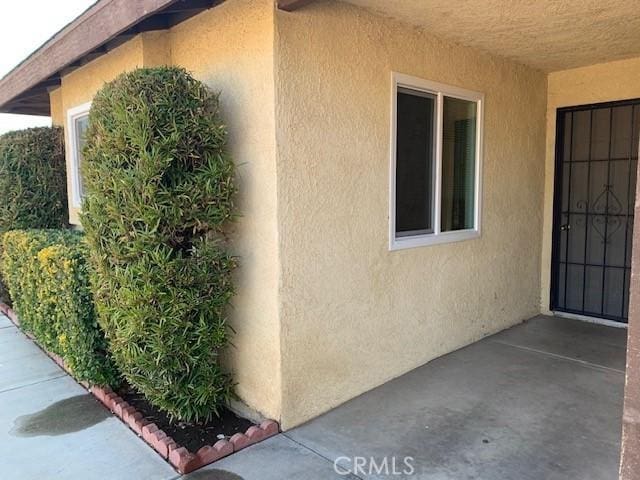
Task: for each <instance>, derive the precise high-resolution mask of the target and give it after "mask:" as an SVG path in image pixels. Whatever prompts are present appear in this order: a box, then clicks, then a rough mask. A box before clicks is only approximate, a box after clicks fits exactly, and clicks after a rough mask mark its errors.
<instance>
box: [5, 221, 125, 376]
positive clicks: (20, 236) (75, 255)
mask: <svg viewBox="0 0 640 480" xmlns="http://www.w3.org/2000/svg"><path fill="white" fill-rule="evenodd" d="M2 237H3V238H2V242H3V245H4V248H3V251H2V256H1V257H0V270H1V272H2V275H3V277H4V279H5V281H6V284H7V287H8V289H9V293H10V294H11V298H12V299H13V308H14V310H15V311H16V313H17V314H18V317H19V318H20V321H21V326H22V328H24V329H25V330H26V331H28V332H31V333H32V334H33V335H34V336H35V338H36V340H37V341H38V342H39V343H40V344H41V345H42V346H43V347H44V348H46V349H47V350H49V351H51V352H53V353H56V354H58V355H60V356H61V357H62V358H63V359H64V360H65V363H66V364H67V366H68V367H69V369H70V370H71V371H72V373H73V375H74V376H75V377H76V378H77V379H79V380H83V381H87V382H89V383H91V384H95V385H114V384H116V383H117V380H118V377H119V376H118V374H117V371H116V369H115V366H114V365H113V362H112V361H111V360H110V358H109V356H108V354H107V353H106V342H105V339H104V334H103V333H102V331H101V330H100V328H99V327H98V324H97V321H96V315H95V309H94V306H93V298H92V295H91V290H90V287H89V273H88V268H87V261H86V257H87V252H86V244H85V243H84V242H83V241H82V236H81V234H80V233H78V232H73V231H70V230H13V231H9V232H6V233H4V234H3V236H2Z"/></svg>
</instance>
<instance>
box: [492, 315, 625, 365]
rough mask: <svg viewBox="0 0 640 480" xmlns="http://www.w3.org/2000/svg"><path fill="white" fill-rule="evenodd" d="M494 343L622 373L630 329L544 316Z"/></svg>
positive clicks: (507, 332) (497, 339)
mask: <svg viewBox="0 0 640 480" xmlns="http://www.w3.org/2000/svg"><path fill="white" fill-rule="evenodd" d="M491 339H492V340H494V341H499V342H503V343H507V344H510V345H516V346H520V347H524V348H530V349H532V350H537V351H541V352H545V353H550V354H555V355H559V356H562V357H568V358H572V359H575V360H579V361H583V362H587V363H591V364H593V365H601V366H603V367H607V368H613V369H615V370H619V371H621V372H623V371H624V368H625V361H626V355H625V352H626V345H627V329H626V328H611V327H603V326H602V325H597V324H594V323H588V322H583V321H580V320H572V319H567V318H561V317H549V316H543V315H540V316H538V317H535V318H533V319H531V320H529V321H527V322H525V323H523V324H522V325H519V326H517V327H514V328H510V329H509V330H505V331H504V332H501V333H498V334H497V335H494V336H493V337H491Z"/></svg>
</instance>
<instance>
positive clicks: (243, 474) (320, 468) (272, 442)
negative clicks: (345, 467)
mask: <svg viewBox="0 0 640 480" xmlns="http://www.w3.org/2000/svg"><path fill="white" fill-rule="evenodd" d="M182 478H183V479H184V480H282V479H296V480H299V479H304V480H338V479H346V480H356V479H357V477H355V476H353V475H350V474H348V473H347V472H345V471H341V472H340V474H338V473H337V472H336V471H335V470H334V468H333V464H332V463H331V462H328V461H327V460H326V459H324V458H322V457H320V456H319V455H317V454H315V453H313V452H312V451H310V450H309V449H307V448H305V447H303V446H301V445H299V444H297V443H296V442H294V441H292V440H290V439H288V438H286V437H285V436H284V435H278V436H277V437H273V438H270V439H268V440H265V441H264V442H261V443H258V444H257V445H254V446H252V447H249V448H247V449H246V450H242V451H241V452H238V453H236V454H233V455H231V456H230V457H227V458H224V459H222V460H220V461H218V462H216V463H215V464H213V465H210V466H208V467H205V468H203V469H201V470H199V471H197V472H194V473H192V474H190V475H186V476H184V477H182Z"/></svg>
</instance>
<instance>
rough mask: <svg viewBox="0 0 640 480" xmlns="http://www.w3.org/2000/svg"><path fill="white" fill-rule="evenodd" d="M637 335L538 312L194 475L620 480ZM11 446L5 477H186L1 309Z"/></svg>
mask: <svg viewBox="0 0 640 480" xmlns="http://www.w3.org/2000/svg"><path fill="white" fill-rule="evenodd" d="M625 341H626V330H622V329H614V328H608V327H602V326H597V325H593V324H587V323H582V322H577V321H571V320H562V319H558V318H549V317H538V318H536V319H533V320H531V321H529V322H527V323H525V324H523V325H520V326H517V327H514V328H512V329H510V330H507V331H505V332H502V333H500V334H498V335H495V336H493V337H489V338H487V339H485V340H483V341H481V342H478V343H475V344H473V345H471V346H469V347H466V348H464V349H462V350H459V351H457V352H454V353H452V354H450V355H446V356H444V357H441V358H439V359H437V360H435V361H433V362H431V363H429V364H427V365H425V366H423V367H420V368H418V369H416V370H414V371H412V372H410V373H408V374H406V375H404V376H402V377H400V378H397V379H396V380H393V381H391V382H389V383H387V384H385V385H383V386H381V387H379V388H377V389H375V390H373V391H371V392H368V393H366V394H364V395H362V396H360V397H358V398H356V399H354V400H352V401H350V402H348V403H346V404H344V405H342V406H340V407H338V408H337V409H335V410H333V411H331V412H329V413H328V414H326V415H323V416H322V417H320V418H318V419H316V420H314V421H312V422H309V423H308V424H306V425H303V426H301V427H299V428H297V429H294V430H292V431H289V432H286V433H284V434H281V435H279V436H277V437H274V438H271V439H269V440H267V441H265V442H262V443H260V444H258V445H255V446H253V447H249V448H248V449H246V450H243V451H241V452H239V453H236V454H234V455H232V456H231V457H228V458H226V459H223V460H222V461H220V462H217V463H216V464H214V465H212V466H210V467H208V468H205V469H202V470H200V471H198V472H195V473H193V474H191V475H188V476H186V477H184V478H185V479H191V480H207V479H209V480H287V479H290V480H300V479H304V480H333V479H340V478H348V479H352V480H353V479H373V478H376V479H384V478H409V479H414V478H415V479H436V480H464V479H485V480H503V479H504V480H507V479H508V480H514V479H517V480H529V479H530V480H540V479H546V480H561V479H562V480H565V479H566V480H574V479H585V480H600V479H602V480H611V479H614V478H616V476H617V463H618V455H619V442H620V423H621V422H620V419H621V414H622V393H623V383H624V357H625ZM0 442H2V446H3V448H2V453H0V460H2V463H1V464H0V469H1V470H0V472H2V473H1V474H0V478H7V479H9V478H10V479H12V480H21V479H25V480H26V479H28V480H35V479H45V480H48V479H65V480H73V479H93V478H95V479H98V478H100V479H123V480H125V479H126V480H129V479H136V480H137V479H140V480H146V479H150V480H151V479H153V480H155V479H158V480H162V479H175V478H177V475H176V474H175V472H174V471H173V470H172V469H171V467H169V466H168V465H167V464H166V463H165V462H164V461H163V460H162V459H161V458H160V457H159V456H158V455H157V454H156V453H155V452H153V451H152V450H151V449H150V448H148V447H147V446H146V445H145V444H144V443H143V442H142V441H141V440H139V439H137V438H136V437H135V436H134V435H133V434H132V433H131V432H130V431H129V430H128V429H127V427H125V426H124V425H123V424H122V423H121V422H120V421H119V420H117V419H116V418H114V417H112V416H111V415H110V414H108V412H106V410H105V409H104V408H103V407H102V406H101V405H99V404H98V403H97V402H96V401H95V400H94V399H93V398H92V397H91V396H89V395H87V393H86V392H85V391H84V389H82V388H81V387H79V386H78V385H77V384H76V383H75V382H73V380H71V379H70V378H69V377H68V376H66V375H65V374H64V372H62V371H61V370H60V369H59V368H58V367H57V366H56V365H55V364H54V363H53V362H52V361H51V360H49V359H48V358H47V357H46V356H45V355H44V354H43V353H42V352H41V351H40V350H39V349H38V348H37V347H36V346H35V345H33V343H32V342H30V341H29V340H28V339H27V338H26V337H24V335H22V334H21V333H20V332H19V331H18V330H17V329H16V328H15V327H13V326H12V324H11V323H10V322H9V321H8V320H7V319H6V318H4V317H2V316H0ZM356 457H359V459H355V458H356ZM354 459H355V460H354ZM372 459H373V461H372ZM385 459H386V463H385ZM334 462H335V465H337V466H334ZM354 462H355V463H354ZM362 462H366V463H362ZM394 462H395V472H396V473H400V474H396V475H394V474H393V473H394V470H393V466H394ZM404 462H407V463H404ZM385 465H386V467H385ZM409 466H410V467H411V468H410V469H409ZM348 471H351V472H352V473H347V472H348ZM385 473H386V474H385ZM409 473H411V475H409Z"/></svg>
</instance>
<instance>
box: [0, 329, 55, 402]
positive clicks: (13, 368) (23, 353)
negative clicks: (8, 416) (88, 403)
mask: <svg viewBox="0 0 640 480" xmlns="http://www.w3.org/2000/svg"><path fill="white" fill-rule="evenodd" d="M64 375H65V373H64V371H63V370H62V369H61V368H60V367H58V366H57V365H56V364H55V363H54V362H53V361H51V359H50V358H49V357H47V356H46V355H45V354H44V353H43V352H42V350H40V349H39V348H38V347H37V346H36V345H35V344H34V343H33V342H32V341H31V340H29V339H28V338H27V337H26V336H25V335H24V334H23V333H22V332H21V331H20V330H18V329H17V328H15V327H12V328H2V329H0V392H4V391H7V390H12V389H15V388H18V387H22V386H25V385H31V384H34V383H38V382H41V381H43V380H51V379H53V378H58V377H61V376H64Z"/></svg>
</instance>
